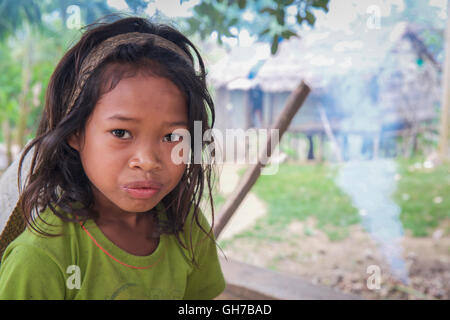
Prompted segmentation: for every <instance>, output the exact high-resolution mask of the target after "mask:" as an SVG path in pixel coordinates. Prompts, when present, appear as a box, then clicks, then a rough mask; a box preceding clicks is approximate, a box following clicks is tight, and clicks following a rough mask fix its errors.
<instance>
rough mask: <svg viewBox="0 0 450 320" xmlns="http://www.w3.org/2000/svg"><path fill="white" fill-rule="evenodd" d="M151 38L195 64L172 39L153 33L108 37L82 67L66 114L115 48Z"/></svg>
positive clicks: (132, 33)
mask: <svg viewBox="0 0 450 320" xmlns="http://www.w3.org/2000/svg"><path fill="white" fill-rule="evenodd" d="M149 40H153V44H154V45H155V46H157V47H160V48H164V49H167V50H170V51H173V52H175V53H177V54H178V55H179V56H180V57H181V58H183V59H184V60H186V62H188V64H189V65H191V66H192V65H193V63H192V60H191V58H190V57H189V56H188V54H187V53H186V52H185V51H184V50H182V49H181V48H180V47H179V46H177V45H176V44H175V43H173V42H172V41H170V40H167V39H165V38H163V37H160V36H158V35H156V34H152V33H142V32H129V33H122V34H119V35H117V36H114V37H111V38H108V39H106V40H104V41H103V42H101V43H100V44H99V45H98V46H97V47H96V48H95V49H94V50H92V51H91V52H90V53H89V54H88V55H87V56H86V58H85V59H84V60H83V63H82V65H81V68H80V73H79V76H78V77H77V80H76V88H75V90H74V91H73V93H72V96H71V98H70V100H69V105H68V108H67V111H66V115H68V114H69V112H70V111H71V110H72V108H73V106H74V104H75V100H76V99H77V98H78V96H79V95H80V92H81V89H82V88H83V86H84V85H85V83H86V81H87V79H88V78H89V76H90V75H91V73H92V71H93V70H95V69H96V68H97V67H98V66H99V65H100V64H101V63H102V62H103V61H104V60H105V59H106V58H107V57H108V56H109V55H110V54H111V53H113V52H114V50H115V49H116V48H117V47H118V46H120V45H122V44H138V45H144V44H146V43H147V42H148V41H149Z"/></svg>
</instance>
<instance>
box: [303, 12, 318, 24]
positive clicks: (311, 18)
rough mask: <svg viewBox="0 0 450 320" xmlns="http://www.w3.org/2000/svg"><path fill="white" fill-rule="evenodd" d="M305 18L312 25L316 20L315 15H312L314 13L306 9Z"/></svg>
mask: <svg viewBox="0 0 450 320" xmlns="http://www.w3.org/2000/svg"><path fill="white" fill-rule="evenodd" d="M305 19H306V21H308V23H309V25H310V26H313V25H314V23H315V22H316V17H314V15H313V14H312V13H311V12H309V11H306V17H305Z"/></svg>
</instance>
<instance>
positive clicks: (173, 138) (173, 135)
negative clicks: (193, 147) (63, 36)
mask: <svg viewBox="0 0 450 320" xmlns="http://www.w3.org/2000/svg"><path fill="white" fill-rule="evenodd" d="M168 140H170V141H168ZM181 140H183V136H182V135H179V134H176V133H169V134H168V135H166V136H165V137H164V139H163V141H165V142H166V141H168V142H179V141H181Z"/></svg>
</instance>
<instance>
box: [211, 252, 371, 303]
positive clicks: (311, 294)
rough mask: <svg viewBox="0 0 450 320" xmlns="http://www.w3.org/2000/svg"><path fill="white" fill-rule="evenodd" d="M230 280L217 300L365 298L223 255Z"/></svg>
mask: <svg viewBox="0 0 450 320" xmlns="http://www.w3.org/2000/svg"><path fill="white" fill-rule="evenodd" d="M220 264H221V266H222V271H223V274H224V277H225V281H226V283H227V287H226V289H225V292H224V293H223V294H221V295H220V296H219V297H217V299H219V300H220V299H237V300H363V298H362V297H361V296H357V295H352V294H347V293H343V292H341V291H338V290H337V289H334V288H331V287H327V286H324V285H315V284H312V283H310V282H309V281H308V280H306V279H303V278H301V277H298V276H292V275H288V274H284V273H279V272H275V271H272V270H268V269H265V268H261V267H256V266H252V265H249V264H245V263H242V262H237V261H234V260H230V259H227V260H226V259H224V258H222V257H221V258H220Z"/></svg>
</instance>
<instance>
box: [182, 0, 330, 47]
mask: <svg viewBox="0 0 450 320" xmlns="http://www.w3.org/2000/svg"><path fill="white" fill-rule="evenodd" d="M328 2H329V0H258V1H256V0H247V1H245V0H203V1H201V2H200V3H199V4H198V5H197V6H195V7H194V16H193V17H191V18H189V19H188V20H187V22H188V25H189V27H188V33H190V34H193V33H199V34H200V36H201V38H202V39H205V38H206V37H209V36H210V35H211V34H212V33H213V32H217V41H218V43H219V44H222V37H223V36H225V37H236V36H237V35H236V34H233V33H231V32H230V29H232V28H237V29H238V30H240V29H242V28H245V29H247V30H249V32H250V34H253V35H257V36H258V38H259V40H262V41H268V42H271V44H272V45H271V50H272V54H275V53H276V52H277V50H278V45H279V43H280V42H281V41H282V40H283V39H289V38H291V37H295V36H298V34H297V31H296V29H298V28H297V27H298V26H300V25H302V24H303V23H304V22H306V23H307V24H308V25H310V26H313V25H314V23H315V20H316V19H315V16H314V10H317V9H321V10H324V11H325V12H328ZM288 8H295V10H296V14H295V18H296V25H292V24H291V23H289V22H288V19H287V15H288V12H287V10H288ZM244 13H250V14H252V16H253V18H252V19H251V21H249V20H248V18H245V17H244Z"/></svg>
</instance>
